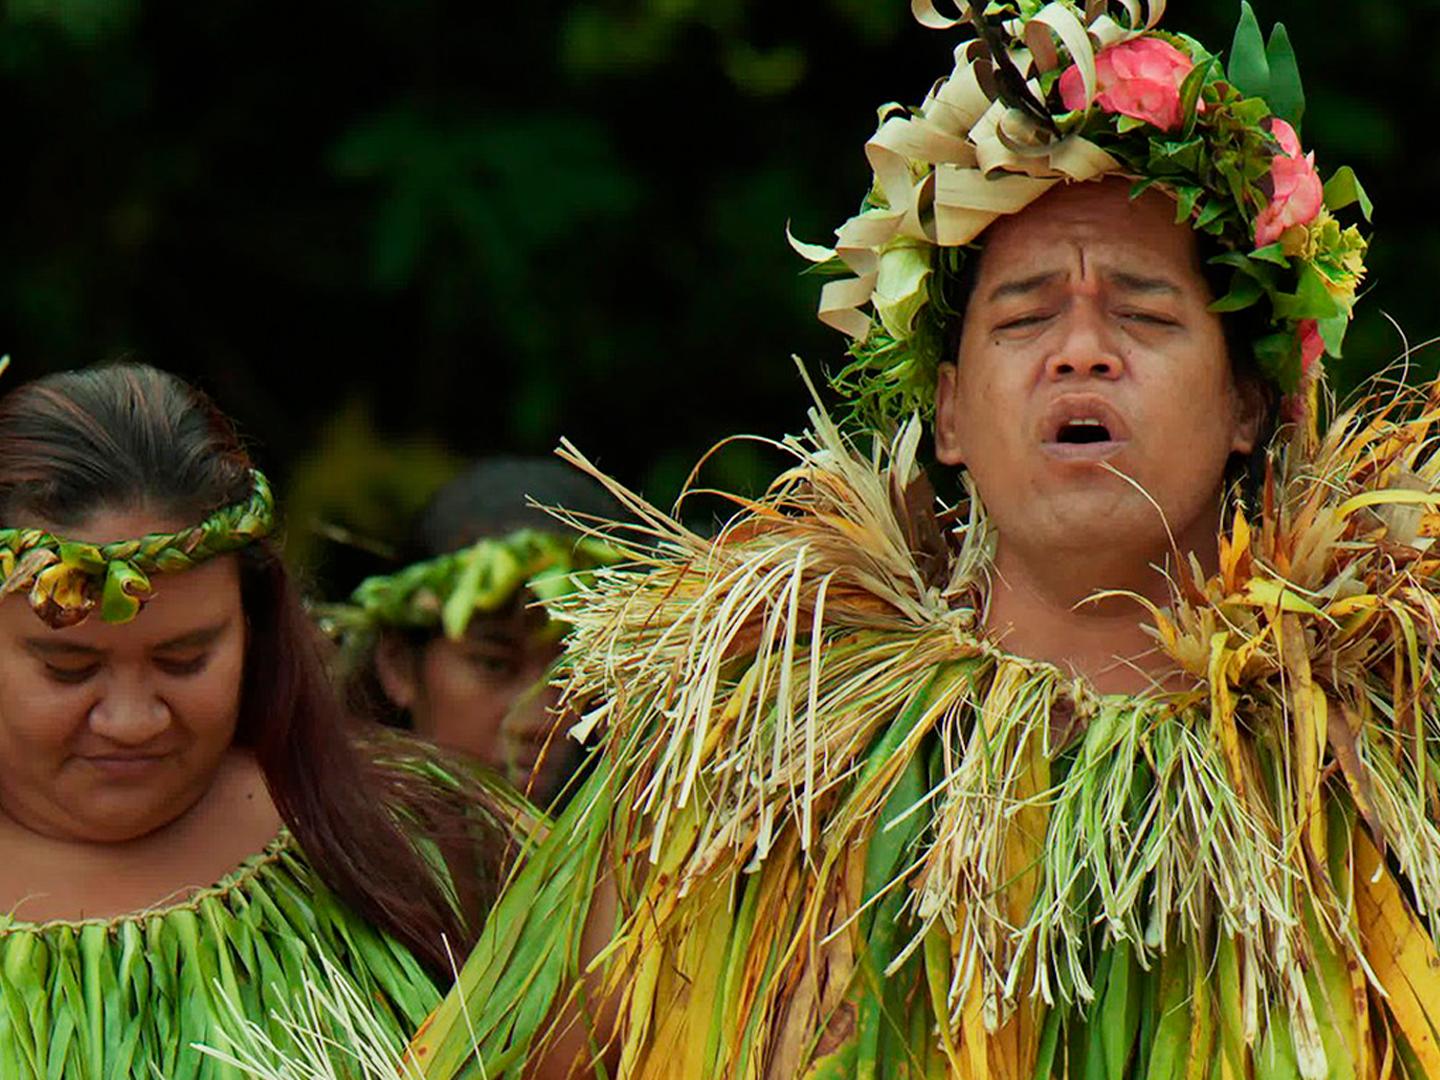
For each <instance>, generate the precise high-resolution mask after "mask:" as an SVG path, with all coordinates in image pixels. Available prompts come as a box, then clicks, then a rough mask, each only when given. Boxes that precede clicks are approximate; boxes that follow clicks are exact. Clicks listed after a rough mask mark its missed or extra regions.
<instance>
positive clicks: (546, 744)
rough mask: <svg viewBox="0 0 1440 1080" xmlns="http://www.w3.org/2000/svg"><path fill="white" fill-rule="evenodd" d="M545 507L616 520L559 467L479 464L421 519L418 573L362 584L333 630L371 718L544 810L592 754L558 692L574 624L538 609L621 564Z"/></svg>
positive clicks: (415, 539)
mask: <svg viewBox="0 0 1440 1080" xmlns="http://www.w3.org/2000/svg"><path fill="white" fill-rule="evenodd" d="M536 504H539V505H536ZM540 506H549V507H563V508H564V509H565V510H566V511H567V512H569V513H571V514H575V515H578V517H579V519H580V520H582V521H583V520H584V519H585V518H587V517H595V516H605V517H610V516H613V515H614V513H615V509H616V504H615V503H614V502H613V500H611V499H610V498H609V496H608V495H606V494H605V492H604V491H603V489H601V488H600V487H599V486H598V485H596V484H594V483H593V482H592V481H590V480H589V479H587V478H586V477H584V476H583V475H581V474H580V473H578V472H577V471H575V470H573V469H571V468H569V467H568V466H565V465H563V464H561V463H560V462H559V461H554V460H551V459H547V458H522V457H495V458H487V459H485V460H482V461H479V462H477V463H476V464H474V465H473V466H471V467H470V468H469V469H468V470H466V471H465V472H464V473H462V474H461V475H460V476H459V477H457V478H456V479H455V480H453V481H451V482H450V483H448V484H447V485H445V486H444V487H443V488H442V489H441V490H440V491H439V492H438V493H437V494H436V495H435V497H434V498H433V499H432V500H431V501H430V503H429V504H428V505H427V506H426V507H425V509H424V510H423V511H421V513H420V514H419V516H418V517H417V518H416V520H415V523H414V526H413V527H412V530H411V537H410V539H409V542H408V544H407V547H406V554H407V556H408V559H407V563H408V564H407V565H406V566H405V567H404V568H403V569H402V570H400V571H398V572H396V573H394V574H390V575H387V576H383V577H373V578H369V579H367V580H366V581H364V582H362V583H361V585H360V586H359V587H358V588H357V589H356V590H355V592H354V593H353V594H352V595H351V597H350V602H349V604H348V605H344V606H340V607H332V608H329V609H326V611H325V620H326V621H327V622H328V624H329V625H330V626H332V627H333V628H334V630H335V631H336V632H337V634H338V636H339V637H340V638H341V640H342V643H343V653H344V656H345V660H344V667H345V670H346V671H347V672H348V675H349V682H350V685H351V687H352V689H353V690H354V692H356V693H357V694H358V695H359V697H360V700H362V701H365V700H367V699H368V701H369V702H370V706H371V709H372V711H374V712H376V713H378V714H379V715H380V716H381V717H382V718H384V719H386V720H387V721H389V722H391V723H394V724H397V725H400V726H403V727H408V728H410V729H411V730H412V731H414V732H415V734H417V735H419V736H421V737H422V738H425V739H428V740H431V741H433V742H435V743H437V744H439V745H441V746H444V747H448V748H451V749H454V750H458V751H461V752H463V753H466V754H468V755H470V756H472V757H474V758H475V759H477V760H478V761H480V762H482V763H484V764H487V765H490V766H492V767H494V768H496V769H499V770H501V771H502V772H503V773H504V774H505V776H506V777H507V778H508V779H509V780H510V781H511V782H512V783H514V784H515V785H516V786H517V787H519V788H521V789H522V790H524V791H526V792H527V793H528V794H529V795H530V796H531V797H532V799H533V800H534V801H535V803H536V804H537V805H541V806H544V805H548V804H549V803H550V802H551V801H553V800H554V798H555V797H556V796H557V795H558V794H559V793H560V792H561V790H562V789H563V788H564V787H565V785H566V782H567V781H568V780H569V778H570V776H571V774H572V773H573V771H574V769H575V768H576V765H577V763H578V759H579V756H580V748H579V746H578V744H577V743H575V742H574V741H573V740H570V739H567V738H564V732H563V731H558V730H557V724H556V707H557V706H558V704H559V695H558V691H557V690H556V689H554V688H553V687H551V686H550V685H549V684H548V679H549V675H550V672H551V668H552V667H553V665H554V663H555V661H556V659H557V658H558V657H559V655H560V652H561V643H562V638H563V635H564V631H565V626H564V624H562V623H559V622H555V621H553V620H551V619H550V618H548V617H547V616H546V614H545V612H544V611H543V610H541V609H540V608H539V607H538V606H537V605H536V603H535V601H536V600H537V598H549V597H553V596H556V595H559V594H560V593H562V592H564V591H565V590H567V589H569V588H570V586H571V584H572V577H571V574H572V572H574V571H584V570H588V569H591V568H594V567H596V566H600V565H604V564H607V563H611V562H614V561H615V560H616V557H617V556H616V553H615V552H614V550H613V549H611V548H610V547H608V546H606V545H603V544H599V543H597V542H596V541H594V540H588V539H584V538H582V537H581V536H580V535H579V534H578V533H577V532H574V531H572V530H569V529H567V528H566V527H565V526H564V525H563V524H562V523H561V522H560V521H559V520H557V519H556V518H555V517H553V516H551V515H550V514H549V513H547V512H546V511H545V510H543V509H540V508H539V507H540Z"/></svg>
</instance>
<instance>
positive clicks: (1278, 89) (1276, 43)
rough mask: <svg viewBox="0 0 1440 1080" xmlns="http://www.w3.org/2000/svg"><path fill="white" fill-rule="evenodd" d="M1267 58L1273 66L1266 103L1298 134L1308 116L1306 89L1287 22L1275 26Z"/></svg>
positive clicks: (1271, 34)
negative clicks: (1302, 82) (1301, 124)
mask: <svg viewBox="0 0 1440 1080" xmlns="http://www.w3.org/2000/svg"><path fill="white" fill-rule="evenodd" d="M1265 59H1266V61H1267V62H1268V63H1269V65H1270V89H1269V91H1268V92H1267V93H1266V94H1265V100H1266V102H1267V103H1269V105H1270V110H1271V111H1272V112H1273V113H1274V114H1275V115H1276V116H1278V117H1280V119H1282V120H1288V121H1289V122H1290V126H1291V127H1293V128H1294V129H1295V130H1296V131H1297V132H1298V131H1299V130H1300V121H1301V119H1303V117H1304V116H1305V87H1304V86H1303V85H1301V82H1300V65H1299V64H1298V63H1297V62H1296V60H1295V49H1294V47H1293V46H1292V45H1291V44H1290V34H1289V32H1288V31H1287V30H1286V29H1285V24H1284V23H1276V24H1275V29H1274V30H1272V31H1270V44H1269V45H1267V46H1266V47H1265Z"/></svg>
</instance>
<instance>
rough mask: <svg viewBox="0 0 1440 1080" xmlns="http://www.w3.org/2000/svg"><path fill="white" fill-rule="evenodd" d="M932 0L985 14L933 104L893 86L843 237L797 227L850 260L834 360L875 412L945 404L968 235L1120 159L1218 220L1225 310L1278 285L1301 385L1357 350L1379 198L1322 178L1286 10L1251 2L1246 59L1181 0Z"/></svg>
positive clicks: (1285, 371) (1280, 323)
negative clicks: (1354, 315)
mask: <svg viewBox="0 0 1440 1080" xmlns="http://www.w3.org/2000/svg"><path fill="white" fill-rule="evenodd" d="M955 2H956V7H957V9H958V14H957V15H956V16H954V17H950V16H946V15H942V14H941V13H940V12H939V11H938V10H937V9H936V7H935V0H912V7H913V9H914V12H915V15H916V18H917V19H918V20H919V21H920V23H921V24H922V25H924V26H926V27H929V28H931V29H937V30H952V29H954V28H955V27H957V26H960V25H962V24H965V25H968V26H969V27H971V28H972V29H973V30H974V31H975V32H976V34H977V36H976V37H975V38H974V39H973V40H969V41H965V42H962V43H961V44H960V45H959V46H958V47H957V48H956V50H955V69H954V71H953V73H952V74H951V75H950V76H949V77H948V78H945V79H943V80H942V81H941V82H940V83H938V84H937V85H936V86H935V88H934V89H933V90H932V91H931V92H930V95H929V96H928V97H927V98H926V99H925V102H924V103H923V104H922V105H920V106H919V107H918V108H916V109H906V108H904V107H902V106H900V105H896V104H890V105H886V106H884V107H883V108H882V109H881V110H880V126H879V128H878V130H877V131H876V133H875V135H874V136H873V137H872V138H871V139H870V141H869V142H868V143H867V144H866V147H865V152H866V156H867V158H868V160H869V162H870V165H871V168H872V169H873V171H874V177H875V178H874V183H873V186H872V188H871V190H870V192H869V194H868V195H867V196H866V198H865V200H864V202H863V204H862V207H861V210H860V212H859V213H858V214H856V215H855V216H854V217H852V218H851V219H850V220H849V221H847V222H846V223H845V224H844V225H842V226H841V227H840V228H839V229H837V230H836V236H837V240H836V244H835V246H834V247H823V246H820V245H816V244H805V243H801V242H800V241H797V240H795V239H794V238H793V237H791V244H792V245H793V246H794V247H795V249H796V250H797V251H798V252H799V253H800V254H801V255H802V256H804V257H805V258H807V259H809V260H810V261H811V262H814V263H817V264H821V265H822V266H823V268H824V269H825V270H827V271H833V272H834V273H836V274H837V275H843V276H842V277H841V278H840V280H836V281H832V282H829V283H828V284H826V285H825V287H824V289H823V290H822V292H821V299H820V318H821V320H822V321H823V322H825V323H826V324H827V325H829V326H832V327H834V328H836V329H838V330H840V331H842V332H844V333H845V334H846V335H848V336H849V337H850V338H851V345H850V350H849V352H850V360H849V362H848V363H847V364H846V365H845V366H844V367H843V368H842V369H841V371H840V372H839V373H838V374H837V375H836V376H835V377H834V379H833V382H834V384H835V386H836V387H837V389H838V390H839V391H840V392H841V393H842V394H845V395H846V396H847V397H849V398H850V399H851V400H852V403H853V407H854V411H855V414H856V417H857V418H858V419H860V420H861V421H863V422H866V423H869V424H871V425H874V426H880V427H884V426H889V425H890V424H892V423H894V422H895V421H897V420H898V419H900V418H901V417H903V416H905V415H908V414H909V413H910V412H912V411H915V410H917V409H918V410H920V411H922V412H927V413H928V412H929V410H930V409H931V407H932V406H933V399H934V386H935V376H936V366H937V365H938V364H939V362H940V359H941V351H942V347H943V342H944V340H945V337H946V327H947V325H948V323H949V321H950V320H951V319H953V318H955V317H956V316H957V312H956V311H955V310H954V305H953V297H951V296H948V295H947V292H948V289H947V286H948V285H950V284H951V283H952V282H953V281H954V279H955V277H956V275H957V274H958V273H959V270H960V267H961V264H962V261H963V259H964V257H965V250H966V247H967V245H970V244H972V243H973V242H974V241H975V240H976V239H977V238H978V237H980V235H981V234H982V233H983V232H984V231H985V229H986V228H987V227H988V226H989V225H990V224H991V223H993V222H994V221H995V220H996V219H997V218H999V217H1002V216H1004V215H1007V214H1016V213H1019V212H1020V211H1022V210H1024V209H1025V208H1026V207H1027V206H1029V205H1030V204H1031V203H1033V202H1034V201H1035V200H1036V199H1038V198H1040V197H1041V196H1042V195H1044V194H1045V193H1046V192H1047V191H1049V190H1050V189H1051V188H1053V187H1055V186H1056V185H1057V184H1064V183H1074V182H1080V181H1086V180H1094V179H1098V178H1100V177H1103V176H1107V175H1111V174H1114V175H1119V176H1124V177H1128V178H1130V179H1132V180H1133V181H1135V183H1134V194H1136V195H1138V194H1139V193H1140V192H1142V191H1144V190H1145V189H1146V188H1148V187H1151V186H1157V187H1159V188H1160V189H1161V190H1163V191H1166V192H1167V193H1169V194H1170V195H1171V196H1172V197H1173V198H1174V200H1175V203H1176V220H1177V221H1179V222H1186V223H1188V224H1189V225H1190V226H1191V227H1192V228H1194V229H1195V230H1197V231H1199V232H1202V233H1205V234H1208V235H1210V236H1212V237H1214V238H1215V239H1216V241H1217V242H1218V244H1219V246H1220V247H1221V248H1222V254H1220V255H1219V256H1217V257H1216V258H1215V259H1213V260H1212V261H1213V262H1215V263H1216V264H1218V265H1220V266H1223V267H1227V268H1229V270H1230V271H1231V273H1232V281H1231V286H1230V289H1229V291H1228V292H1227V293H1226V294H1225V295H1224V296H1222V297H1221V298H1220V299H1218V300H1217V301H1216V302H1215V304H1214V305H1213V310H1215V311H1217V312H1230V311H1239V310H1242V309H1244V308H1248V307H1251V306H1254V305H1260V304H1262V303H1263V304H1266V305H1268V315H1269V320H1268V321H1269V332H1267V333H1266V334H1264V335H1263V336H1261V337H1260V339H1259V340H1257V341H1255V342H1254V346H1253V347H1254V353H1255V359H1256V361H1257V363H1258V365H1259V368H1260V370H1261V372H1262V373H1263V374H1264V375H1265V376H1266V377H1267V378H1268V379H1270V380H1271V381H1272V382H1273V383H1274V384H1275V385H1276V386H1277V387H1278V388H1279V389H1280V390H1281V391H1282V392H1283V393H1285V394H1295V393H1297V392H1298V391H1301V390H1305V389H1309V390H1312V391H1313V387H1314V385H1315V383H1316V381H1317V380H1318V379H1319V377H1320V359H1321V357H1322V356H1323V355H1326V354H1328V355H1330V356H1333V357H1338V356H1339V355H1340V349H1341V343H1342V342H1343V340H1344V337H1345V331H1346V328H1347V326H1348V324H1349V320H1350V316H1351V310H1352V308H1353V305H1354V302H1355V295H1356V289H1357V288H1358V286H1359V284H1360V281H1361V279H1362V278H1363V276H1364V255H1365V249H1366V240H1365V238H1364V237H1363V236H1362V235H1361V233H1360V231H1359V229H1358V228H1356V227H1355V226H1354V225H1351V226H1348V227H1346V226H1342V225H1341V224H1340V223H1339V222H1338V221H1337V220H1336V218H1335V216H1334V215H1335V213H1336V212H1337V211H1340V210H1343V209H1345V208H1347V207H1349V206H1352V205H1355V204H1358V205H1359V207H1360V209H1361V210H1362V212H1363V213H1364V216H1365V218H1366V219H1367V220H1368V219H1369V216H1370V209H1371V207H1370V202H1369V199H1368V198H1367V197H1366V195H1365V192H1364V190H1363V189H1362V188H1361V186H1360V184H1359V182H1358V180H1357V179H1356V177H1355V174H1354V173H1353V172H1352V171H1351V170H1350V169H1349V168H1348V167H1346V168H1342V169H1340V170H1339V171H1338V172H1337V173H1336V174H1335V175H1334V176H1333V177H1332V178H1331V180H1330V181H1329V182H1328V183H1324V184H1322V183H1321V181H1320V178H1319V175H1318V173H1317V172H1316V169H1315V162H1314V155H1313V154H1306V153H1305V152H1304V151H1303V149H1302V146H1301V143H1300V139H1299V134H1298V128H1299V124H1300V120H1301V117H1302V114H1303V112H1304V95H1303V92H1302V89H1301V83H1300V75H1299V70H1298V67H1297V66H1296V63H1295V56H1294V52H1293V51H1292V50H1291V48H1290V42H1289V38H1288V36H1287V35H1286V33H1285V29H1284V27H1283V26H1277V27H1276V28H1275V30H1274V32H1273V33H1272V34H1271V37H1270V39H1269V41H1268V42H1267V41H1266V40H1265V39H1264V37H1263V36H1262V35H1261V32H1260V27H1259V25H1258V23H1257V22H1256V20H1255V16H1254V13H1253V12H1252V11H1251V10H1250V7H1249V5H1248V4H1242V5H1241V20H1240V25H1239V27H1238V29H1237V31H1236V35H1235V41H1234V44H1233V46H1232V48H1231V51H1230V57H1229V67H1228V69H1226V68H1222V66H1221V63H1220V61H1219V59H1218V58H1217V57H1216V56H1214V55H1212V54H1210V53H1209V52H1207V51H1206V50H1205V48H1204V47H1203V46H1201V45H1200V44H1199V43H1198V42H1197V41H1195V40H1194V39H1192V38H1189V37H1185V36H1183V35H1176V34H1167V33H1164V32H1162V31H1161V30H1160V29H1159V28H1158V27H1159V22H1160V18H1161V16H1162V15H1163V14H1164V11H1165V3H1164V0H1148V2H1147V0H1118V2H1106V0H1088V2H1085V3H1078V2H1073V0H1055V2H1051V3H1038V2H1035V0H1008V2H995V3H990V4H989V5H988V6H986V7H985V8H984V10H983V11H981V10H978V9H977V8H976V7H975V6H973V5H971V4H969V3H966V2H963V0H955Z"/></svg>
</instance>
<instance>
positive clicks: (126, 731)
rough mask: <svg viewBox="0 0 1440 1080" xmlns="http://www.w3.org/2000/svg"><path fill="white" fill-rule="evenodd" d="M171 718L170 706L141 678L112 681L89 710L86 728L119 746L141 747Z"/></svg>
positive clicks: (167, 723)
mask: <svg viewBox="0 0 1440 1080" xmlns="http://www.w3.org/2000/svg"><path fill="white" fill-rule="evenodd" d="M172 719H173V717H172V716H171V714H170V706H169V705H167V704H166V703H165V701H164V700H163V699H162V698H161V697H160V696H159V695H157V694H156V693H155V692H154V689H153V688H152V687H150V686H149V685H147V684H146V683H145V682H144V681H143V680H116V681H115V682H114V683H112V684H111V685H110V686H108V687H106V689H105V693H104V695H103V696H102V697H101V698H100V700H99V701H97V702H96V703H95V704H94V706H93V707H92V708H91V709H90V730H91V731H93V732H94V733H95V734H97V735H99V736H101V737H103V738H105V739H108V740H110V741H111V742H113V743H118V744H120V745H122V746H143V745H144V744H145V743H147V742H149V741H150V740H151V739H154V738H156V737H157V736H159V735H161V734H163V733H164V731H165V729H166V728H168V727H169V726H170V724H171V721H172Z"/></svg>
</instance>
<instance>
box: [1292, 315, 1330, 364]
mask: <svg viewBox="0 0 1440 1080" xmlns="http://www.w3.org/2000/svg"><path fill="white" fill-rule="evenodd" d="M1295 334H1296V336H1297V337H1298V338H1299V339H1300V373H1301V374H1302V375H1308V374H1310V369H1311V368H1313V367H1314V366H1315V362H1316V361H1317V360H1319V359H1320V357H1322V356H1323V355H1325V339H1324V338H1322V337H1321V336H1320V324H1319V323H1317V322H1316V321H1315V320H1314V319H1301V320H1300V325H1299V326H1298V327H1296V329H1295Z"/></svg>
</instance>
